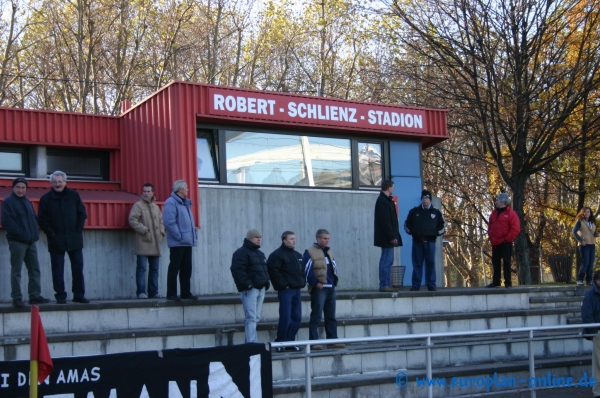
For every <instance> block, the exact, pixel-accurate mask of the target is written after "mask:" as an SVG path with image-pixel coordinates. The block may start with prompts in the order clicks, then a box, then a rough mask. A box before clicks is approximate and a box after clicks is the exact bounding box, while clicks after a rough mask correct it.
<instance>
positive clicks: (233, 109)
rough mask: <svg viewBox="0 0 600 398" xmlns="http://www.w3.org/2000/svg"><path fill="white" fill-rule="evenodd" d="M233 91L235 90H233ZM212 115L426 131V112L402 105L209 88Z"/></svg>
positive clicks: (390, 129)
mask: <svg viewBox="0 0 600 398" xmlns="http://www.w3.org/2000/svg"><path fill="white" fill-rule="evenodd" d="M232 91H233V90H232ZM209 98H210V111H209V114H212V115H219V116H229V117H242V118H244V117H245V118H252V119H261V120H263V121H277V122H291V123H310V124H321V125H323V126H337V127H339V126H342V127H343V126H347V127H351V128H365V129H372V130H382V131H414V132H423V133H424V132H426V131H425V130H426V128H427V126H426V120H424V119H425V117H424V116H425V112H424V111H422V110H418V109H413V108H404V107H400V106H395V107H394V106H386V105H378V104H367V103H348V102H344V101H340V100H334V99H323V98H318V99H317V98H315V99H312V98H310V97H306V99H303V98H301V97H298V96H289V95H281V94H272V93H246V92H235V93H231V91H229V90H222V89H217V88H214V89H210V91H209Z"/></svg>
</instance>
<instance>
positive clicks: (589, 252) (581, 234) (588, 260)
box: [573, 207, 598, 286]
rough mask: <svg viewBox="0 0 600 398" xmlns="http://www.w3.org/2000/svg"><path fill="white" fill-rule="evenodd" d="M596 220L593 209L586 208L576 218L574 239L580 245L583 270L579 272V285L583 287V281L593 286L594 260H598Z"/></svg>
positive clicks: (580, 269)
mask: <svg viewBox="0 0 600 398" xmlns="http://www.w3.org/2000/svg"><path fill="white" fill-rule="evenodd" d="M597 236H598V231H597V230H596V220H595V219H594V215H593V214H592V209H591V208H589V207H584V208H583V209H581V210H580V211H579V213H577V216H576V217H575V226H574V227H573V237H574V238H575V239H576V240H577V242H578V243H579V254H581V268H579V272H577V284H578V285H580V286H581V285H583V280H584V278H585V282H586V284H588V285H591V284H592V273H593V271H594V260H595V259H596V237H597Z"/></svg>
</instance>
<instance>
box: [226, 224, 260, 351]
mask: <svg viewBox="0 0 600 398" xmlns="http://www.w3.org/2000/svg"><path fill="white" fill-rule="evenodd" d="M261 239H262V234H261V233H260V231H259V230H258V229H256V228H254V229H251V230H249V231H248V232H247V233H246V238H245V239H244V244H243V245H242V247H240V248H239V249H237V250H236V251H235V252H234V253H233V257H232V258H231V267H230V270H231V275H232V276H233V280H234V281H235V286H236V287H237V290H238V292H240V298H241V300H242V306H243V307H244V330H245V335H246V339H245V341H246V343H258V335H257V334H256V324H257V323H258V321H260V316H261V314H262V305H263V301H264V299H265V291H266V290H268V289H269V286H270V283H269V270H268V268H267V259H266V257H265V255H264V253H263V252H262V251H260V250H259V249H260V241H261Z"/></svg>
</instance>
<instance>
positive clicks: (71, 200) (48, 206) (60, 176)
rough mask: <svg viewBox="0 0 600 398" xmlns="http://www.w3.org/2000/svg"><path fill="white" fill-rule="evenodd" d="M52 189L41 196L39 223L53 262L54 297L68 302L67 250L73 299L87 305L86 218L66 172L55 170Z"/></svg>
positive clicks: (83, 207)
mask: <svg viewBox="0 0 600 398" xmlns="http://www.w3.org/2000/svg"><path fill="white" fill-rule="evenodd" d="M50 181H51V182H52V189H50V192H48V193H46V194H44V196H42V197H41V199H40V210H39V213H38V222H39V224H40V228H42V230H43V231H44V233H45V234H46V236H47V238H48V251H49V252H50V263H51V265H52V284H53V286H54V291H55V294H54V297H56V302H57V303H58V304H66V303H67V293H66V291H65V280H64V273H65V252H66V253H67V254H68V255H69V260H71V274H72V277H73V284H72V289H71V290H72V291H73V302H75V303H82V304H87V303H89V302H90V300H88V299H87V298H85V281H84V279H83V225H84V224H85V220H86V219H87V212H86V211H85V206H84V205H83V202H82V201H81V198H80V197H79V194H78V193H77V192H76V191H74V190H72V189H69V188H67V175H66V174H65V173H63V172H62V171H55V172H54V173H52V174H51V175H50Z"/></svg>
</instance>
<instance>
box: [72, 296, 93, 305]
mask: <svg viewBox="0 0 600 398" xmlns="http://www.w3.org/2000/svg"><path fill="white" fill-rule="evenodd" d="M73 302H74V303H80V304H89V303H90V300H89V299H86V298H85V297H73Z"/></svg>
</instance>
